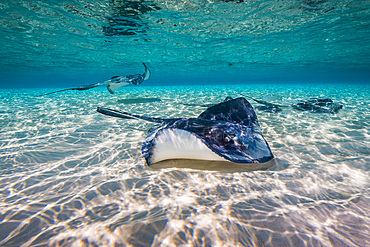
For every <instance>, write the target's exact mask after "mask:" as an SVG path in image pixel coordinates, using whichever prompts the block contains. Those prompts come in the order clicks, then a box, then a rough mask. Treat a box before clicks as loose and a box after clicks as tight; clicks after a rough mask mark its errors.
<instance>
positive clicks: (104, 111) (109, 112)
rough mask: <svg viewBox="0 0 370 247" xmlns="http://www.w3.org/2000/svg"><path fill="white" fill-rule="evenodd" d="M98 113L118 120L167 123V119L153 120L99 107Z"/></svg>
mask: <svg viewBox="0 0 370 247" xmlns="http://www.w3.org/2000/svg"><path fill="white" fill-rule="evenodd" d="M97 111H98V112H99V113H101V114H104V115H107V116H111V117H118V118H124V119H139V120H145V121H149V122H154V123H163V122H165V119H161V118H151V117H145V116H139V115H134V114H131V113H128V112H124V111H117V110H113V109H109V108H104V107H98V109H97Z"/></svg>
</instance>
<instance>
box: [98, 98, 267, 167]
mask: <svg viewBox="0 0 370 247" xmlns="http://www.w3.org/2000/svg"><path fill="white" fill-rule="evenodd" d="M97 111H98V112H100V113H102V114H105V115H108V116H113V117H118V118H125V119H141V120H146V121H150V122H154V123H158V124H160V126H159V127H157V128H156V129H155V130H154V131H152V132H151V133H149V135H148V136H147V138H146V139H145V141H144V142H143V144H142V154H143V156H144V158H145V160H146V163H147V164H148V165H153V164H156V163H159V162H163V161H171V160H198V161H199V160H203V161H211V162H222V163H223V164H226V165H231V164H238V165H243V164H245V165H247V164H258V163H264V162H268V161H270V160H272V159H273V158H274V156H273V154H272V152H271V149H270V147H269V145H268V143H267V141H266V140H265V139H264V137H263V135H262V132H261V128H260V126H259V123H258V120H257V115H256V113H255V111H254V110H253V107H252V106H251V104H250V103H249V102H248V101H247V100H246V99H245V98H237V99H233V100H229V101H226V102H222V103H220V104H217V105H215V106H212V107H209V108H208V109H206V110H205V111H204V112H203V113H201V114H200V115H199V116H198V117H196V118H169V119H166V118H154V117H146V116H139V115H135V114H130V113H127V112H123V111H116V110H112V109H108V108H103V107H98V109H97Z"/></svg>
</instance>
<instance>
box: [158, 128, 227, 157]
mask: <svg viewBox="0 0 370 247" xmlns="http://www.w3.org/2000/svg"><path fill="white" fill-rule="evenodd" d="M170 159H193V160H217V161H228V160H226V159H225V158H223V157H221V156H219V155H217V154H216V153H214V152H213V151H211V150H210V149H209V148H208V147H207V146H206V145H205V144H204V143H203V142H202V140H201V139H199V138H197V137H196V136H195V135H194V134H192V133H190V132H188V131H185V130H181V129H164V130H162V131H161V132H160V133H159V134H157V136H156V139H155V145H154V147H153V150H152V157H151V162H152V163H157V162H160V161H163V160H170Z"/></svg>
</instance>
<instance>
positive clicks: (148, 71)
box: [143, 63, 152, 81]
mask: <svg viewBox="0 0 370 247" xmlns="http://www.w3.org/2000/svg"><path fill="white" fill-rule="evenodd" d="M143 65H144V67H145V72H144V74H143V78H144V81H146V80H148V79H149V78H150V76H151V75H152V73H151V72H150V69H149V68H148V66H146V64H145V63H143Z"/></svg>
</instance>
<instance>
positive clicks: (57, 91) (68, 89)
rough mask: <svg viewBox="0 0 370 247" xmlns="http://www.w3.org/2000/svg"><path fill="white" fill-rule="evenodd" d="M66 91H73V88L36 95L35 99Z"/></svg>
mask: <svg viewBox="0 0 370 247" xmlns="http://www.w3.org/2000/svg"><path fill="white" fill-rule="evenodd" d="M68 90H74V88H67V89H62V90H58V91H53V92H50V93H45V94H40V95H36V96H35V97H42V96H45V95H49V94H53V93H59V92H64V91H68Z"/></svg>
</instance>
